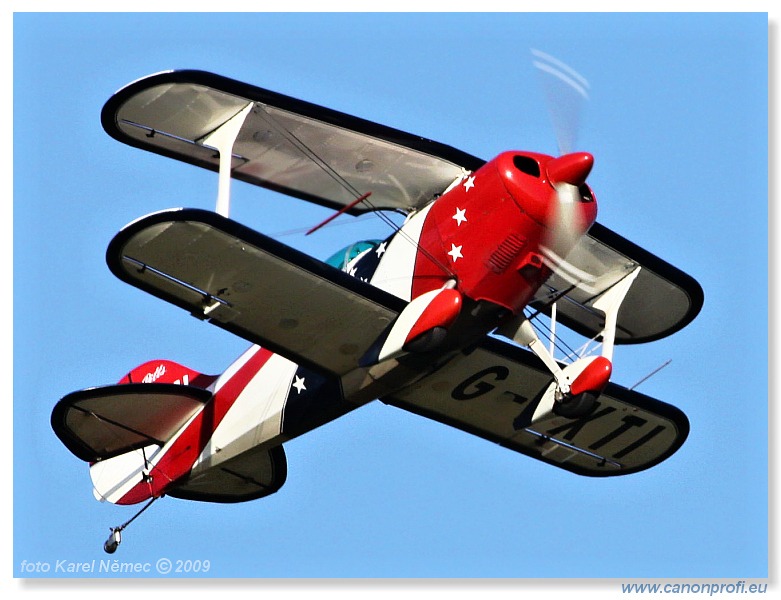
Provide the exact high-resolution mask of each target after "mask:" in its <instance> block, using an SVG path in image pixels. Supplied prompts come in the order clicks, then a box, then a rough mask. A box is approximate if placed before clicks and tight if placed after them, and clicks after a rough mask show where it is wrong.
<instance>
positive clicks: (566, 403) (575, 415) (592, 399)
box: [553, 392, 598, 419]
mask: <svg viewBox="0 0 781 600" xmlns="http://www.w3.org/2000/svg"><path fill="white" fill-rule="evenodd" d="M597 396H598V395H597V394H594V393H592V392H583V393H582V394H578V395H577V396H570V395H567V396H564V398H562V399H561V400H560V401H558V402H555V403H554V404H553V412H555V413H556V414H557V415H559V416H560V417H565V418H567V419H579V418H580V417H585V416H586V415H589V414H591V412H592V411H593V410H594V407H595V406H596V405H597Z"/></svg>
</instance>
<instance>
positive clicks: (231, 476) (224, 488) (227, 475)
mask: <svg viewBox="0 0 781 600" xmlns="http://www.w3.org/2000/svg"><path fill="white" fill-rule="evenodd" d="M286 478H287V460H286V459H285V450H284V449H283V448H282V446H276V447H274V448H271V449H266V448H261V447H255V448H253V449H252V450H248V451H247V452H244V453H243V454H239V455H238V456H237V457H235V458H232V459H230V460H228V461H226V462H224V463H222V464H219V465H217V466H214V467H210V468H209V469H207V470H206V471H204V472H201V473H196V474H193V475H191V476H190V477H188V479H187V480H186V481H185V482H184V483H182V484H177V485H176V486H174V487H172V488H170V489H169V490H168V495H169V496H173V497H174V498H181V499H183V500H197V501H200V502H220V503H233V502H247V501H248V500H257V499H258V498H263V497H264V496H268V495H270V494H273V493H275V492H276V491H277V490H279V488H281V487H282V485H283V484H284V483H285V479H286Z"/></svg>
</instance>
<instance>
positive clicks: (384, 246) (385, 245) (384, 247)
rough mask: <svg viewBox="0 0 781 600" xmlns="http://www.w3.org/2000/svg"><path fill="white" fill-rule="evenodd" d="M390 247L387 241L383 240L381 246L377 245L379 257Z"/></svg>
mask: <svg viewBox="0 0 781 600" xmlns="http://www.w3.org/2000/svg"><path fill="white" fill-rule="evenodd" d="M387 249H388V246H387V244H386V243H385V242H382V243H381V244H380V245H379V246H377V249H376V250H375V252H376V253H377V257H378V258H379V257H381V256H382V255H383V254H385V251H386V250H387Z"/></svg>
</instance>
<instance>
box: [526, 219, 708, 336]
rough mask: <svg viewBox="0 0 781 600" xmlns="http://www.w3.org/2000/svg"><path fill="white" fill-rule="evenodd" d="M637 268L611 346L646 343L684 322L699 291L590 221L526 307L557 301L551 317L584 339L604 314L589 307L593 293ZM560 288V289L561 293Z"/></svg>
mask: <svg viewBox="0 0 781 600" xmlns="http://www.w3.org/2000/svg"><path fill="white" fill-rule="evenodd" d="M637 267H640V272H639V274H638V276H637V278H636V279H635V281H634V283H633V284H632V287H630V288H629V293H628V294H627V296H626V298H625V299H624V301H623V303H622V304H621V308H620V310H619V312H618V326H617V329H616V339H615V343H617V344H638V343H642V342H650V341H653V340H657V339H660V338H663V337H665V336H668V335H671V334H673V333H675V332H676V331H679V330H680V329H682V328H683V327H685V326H686V325H688V324H689V323H690V322H691V321H692V320H693V319H694V318H695V317H696V316H697V314H698V313H699V312H700V309H701V308H702V304H703V300H704V294H703V291H702V287H700V284H699V283H697V282H696V281H695V280H694V279H693V278H692V277H690V276H689V275H687V274H686V273H684V272H683V271H681V270H680V269H678V268H676V267H674V266H673V265H671V264H669V263H668V262H666V261H664V260H662V259H661V258H659V257H657V256H655V255H653V254H651V253H650V252H648V251H647V250H644V249H643V248H641V247H639V246H638V245H636V244H634V243H632V242H630V241H629V240H627V239H626V238H623V237H621V236H620V235H618V234H617V233H615V232H613V231H611V230H610V229H608V228H607V227H604V226H602V225H600V224H599V223H595V224H594V225H593V226H592V227H591V229H590V230H589V232H588V234H587V235H585V236H584V237H583V238H582V239H581V240H580V241H579V242H578V244H577V245H576V246H575V248H574V249H573V250H572V251H571V252H570V253H569V254H568V255H567V258H566V261H564V262H560V263H558V265H557V267H556V269H555V271H554V273H553V275H552V276H551V277H550V278H549V279H548V281H546V282H545V285H543V286H542V287H541V288H540V289H539V291H538V292H537V295H536V297H535V300H534V301H533V302H532V306H535V307H538V308H543V309H544V311H545V312H546V313H549V312H550V310H549V307H548V304H549V301H550V300H551V299H555V298H558V297H559V296H561V294H564V295H563V297H561V299H560V300H559V301H558V302H557V304H556V308H557V313H556V314H557V319H558V320H560V321H561V322H562V323H564V324H565V325H567V326H568V327H570V328H572V329H574V330H575V331H577V332H578V333H581V334H582V335H585V336H586V337H588V338H592V337H595V336H597V335H598V334H600V333H601V332H602V330H603V329H604V326H605V320H604V314H603V313H602V312H601V311H598V310H596V309H594V307H593V304H594V302H595V301H596V300H598V299H599V297H600V296H601V295H602V294H603V293H604V292H605V291H607V290H608V289H610V288H611V287H612V286H613V285H615V284H616V283H618V282H619V281H620V280H621V279H623V278H624V277H626V276H627V275H629V274H630V273H632V272H633V271H634V270H635V269H636V268H637ZM565 292H566V293H565Z"/></svg>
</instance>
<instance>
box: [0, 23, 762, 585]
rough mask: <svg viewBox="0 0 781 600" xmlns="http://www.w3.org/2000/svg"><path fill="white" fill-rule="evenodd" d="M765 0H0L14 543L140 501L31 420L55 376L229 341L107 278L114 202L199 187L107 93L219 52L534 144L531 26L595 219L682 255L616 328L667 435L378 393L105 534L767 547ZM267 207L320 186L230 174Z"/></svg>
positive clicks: (287, 566)
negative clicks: (496, 426) (634, 314)
mask: <svg viewBox="0 0 781 600" xmlns="http://www.w3.org/2000/svg"><path fill="white" fill-rule="evenodd" d="M767 31H768V29H767V18H766V15H764V14H754V15H741V14H724V15H721V14H708V15H706V14H676V15H669V14H623V15H616V14H580V15H568V14H509V15H508V14H504V15H483V14H457V15H456V14H452V15H443V14H427V15H408V14H393V15H391V14H377V15H354V14H328V15H311V14H296V15H290V14H274V15H264V14H252V15H237V14H218V15H212V14H190V15H185V14H133V15H131V14H99V15H98V14H89V13H85V14H17V15H16V16H15V19H14V122H13V126H14V132H13V134H14V140H13V142H14V189H13V233H14V247H13V251H14V258H13V266H14V282H13V283H14V292H13V327H14V345H13V353H14V362H13V365H14V368H13V375H14V387H13V408H14V421H13V426H14V480H13V483H14V554H13V574H14V576H17V577H18V576H21V575H22V573H21V572H20V565H21V563H22V561H23V560H26V561H28V562H42V563H49V564H52V565H54V564H55V563H56V561H57V560H63V559H64V560H67V561H91V560H93V559H97V560H100V559H103V558H106V555H104V553H103V551H102V543H103V540H104V539H105V537H106V535H107V534H108V528H109V526H112V525H117V524H119V523H121V522H123V521H125V520H127V519H128V518H129V517H130V516H131V515H132V514H133V509H132V508H127V507H116V506H113V505H105V504H100V503H98V502H97V501H96V500H95V499H94V498H93V496H92V492H91V485H90V481H89V475H88V469H87V468H86V466H85V465H84V464H83V463H82V462H81V461H79V460H78V459H76V458H75V457H73V456H72V455H70V453H69V452H68V451H67V450H66V449H65V448H64V447H63V446H62V445H61V444H60V442H59V441H58V440H57V438H56V437H55V436H54V434H53V433H52V431H51V428H50V425H49V416H50V414H51V410H52V407H53V406H54V404H55V403H56V402H57V400H58V399H59V398H60V397H61V396H63V395H65V394H66V393H69V392H71V391H74V390H76V389H81V388H84V387H91V386H94V385H102V384H108V383H114V382H116V381H117V380H118V379H119V378H120V377H121V376H122V375H124V374H125V373H126V372H127V371H128V370H129V369H130V368H132V367H134V366H136V365H137V364H140V363H142V362H144V361H146V360H148V359H152V358H169V359H172V360H176V361H178V362H181V363H183V364H186V365H188V366H190V367H192V368H194V369H196V370H199V371H203V372H208V373H216V372H219V371H221V370H223V369H224V368H225V367H226V366H227V365H228V364H230V362H231V361H232V360H233V359H235V358H236V357H238V355H239V354H240V353H241V352H242V351H243V349H244V348H245V347H246V345H247V344H246V342H244V341H242V340H240V339H237V338H234V337H232V336H231V335H230V334H228V333H226V332H224V331H221V330H218V329H216V328H210V327H209V326H208V325H206V324H204V323H201V322H199V321H197V320H195V319H193V318H192V317H190V316H188V315H187V314H185V313H184V312H183V311H180V310H179V309H177V308H174V307H172V306H169V305H166V304H165V303H162V302H160V301H158V300H156V299H154V298H152V297H151V296H147V295H145V294H144V293H142V292H140V291H138V290H136V289H134V288H131V287H129V286H127V285H126V284H123V283H121V282H120V281H118V280H117V279H115V278H114V277H113V276H112V275H111V273H110V272H109V271H108V268H107V267H106V265H105V261H104V255H105V249H106V245H107V244H108V242H109V241H110V239H111V238H112V236H113V235H114V234H115V233H116V232H117V231H118V230H119V229H120V228H121V227H123V226H124V225H125V224H126V223H128V222H130V221H131V220H133V219H135V218H137V217H139V216H142V215H144V214H147V213H149V212H153V211H155V210H159V209H163V208H169V207H173V206H192V207H199V208H211V207H212V206H213V202H214V197H215V194H216V186H217V179H216V175H214V174H213V173H210V172H205V171H201V170H198V169H196V168H195V167H191V166H188V165H183V164H178V163H176V162H174V161H171V160H168V159H165V158H162V157H159V156H157V155H152V154H149V153H144V152H142V151H140V150H137V149H134V148H130V147H127V146H124V145H122V144H120V143H118V142H116V141H114V140H113V139H111V138H110V137H109V136H108V135H106V134H105V133H104V132H103V130H102V128H101V126H100V120H99V115H100V110H101V107H102V105H103V103H104V102H105V101H106V100H107V99H108V97H109V96H110V95H111V94H112V93H113V92H114V91H115V90H117V89H119V88H120V87H122V86H123V85H125V84H127V83H129V82H130V81H132V80H134V79H137V78H139V77H142V76H144V75H148V74H151V73H154V72H157V71H161V70H165V69H170V68H197V69H203V70H208V71H213V72H215V73H219V74H222V75H226V76H229V77H232V78H235V79H239V80H242V81H246V82H249V83H252V84H255V85H259V86H261V87H265V88H268V89H271V90H275V91H279V92H282V93H285V94H288V95H291V96H294V97H298V98H301V99H304V100H308V101H311V102H315V103H318V104H321V105H324V106H327V107H330V108H335V109H338V110H341V111H344V112H347V113H351V114H355V115H357V116H360V117H363V118H366V119H369V120H372V121H376V122H380V123H384V124H387V125H390V126H393V127H396V128H399V129H402V130H405V131H409V132H412V133H415V134H418V135H421V136H424V137H428V138H431V139H434V140H437V141H440V142H443V143H446V144H449V145H452V146H455V147H457V148H459V149H462V150H464V151H466V152H469V153H471V154H474V155H476V156H480V157H483V158H486V159H489V158H491V157H493V156H494V155H496V154H498V153H499V152H501V151H504V150H508V149H528V150H536V151H542V152H549V153H554V152H555V151H556V144H555V137H554V134H553V130H552V128H551V125H550V121H549V118H548V115H547V112H546V105H545V99H544V95H543V93H542V91H541V88H540V86H539V82H538V78H537V74H536V73H535V71H534V69H533V67H532V65H531V55H530V49H531V48H539V49H541V50H544V51H546V52H548V53H551V54H553V55H555V56H557V57H559V58H560V59H562V60H564V61H566V62H567V63H569V64H570V65H572V66H573V67H574V68H576V69H577V70H578V71H579V72H580V73H582V74H583V75H584V76H586V77H587V78H588V80H589V82H590V85H591V98H590V101H589V102H588V104H587V105H586V106H585V110H584V114H583V120H582V123H581V131H580V135H579V142H580V143H579V147H580V148H582V149H584V150H588V151H590V152H592V153H593V154H594V156H595V167H594V170H593V172H592V175H591V177H590V179H589V182H590V184H591V186H592V187H593V189H594V191H595V193H596V196H597V198H598V200H599V203H600V204H599V207H600V213H599V217H598V220H599V221H600V222H601V223H602V224H604V225H606V226H607V227H609V228H611V229H613V230H615V231H617V232H619V233H621V234H622V235H623V236H625V237H628V238H629V239H631V240H633V241H634V242H636V243H638V244H640V245H641V246H644V247H645V248H647V249H648V250H650V251H651V252H654V253H655V254H657V255H659V256H661V257H662V258H664V259H666V260H668V261H669V262H671V263H673V264H675V265H677V266H679V267H680V268H682V269H683V270H685V271H686V272H688V273H690V274H691V275H693V276H694V277H695V278H697V279H698V281H699V282H700V283H701V285H702V287H703V288H704V290H705V305H704V308H703V310H702V313H701V314H700V316H699V317H698V318H697V319H696V320H695V321H694V322H693V323H692V324H691V325H690V326H689V327H687V328H686V329H684V330H683V331H682V332H680V333H678V334H677V335H675V336H673V337H671V338H669V339H666V340H662V341H658V342H654V343H652V344H648V345H646V346H643V347H623V348H618V350H617V352H616V356H615V362H616V366H615V370H614V380H615V381H617V382H619V383H623V384H625V385H631V384H632V383H634V382H635V381H637V380H638V379H640V378H641V377H642V376H643V375H645V374H646V373H648V372H649V371H651V370H652V369H654V368H655V367H657V366H659V365H660V364H662V363H663V362H664V361H666V360H667V359H672V363H671V364H670V366H669V367H667V368H666V369H665V370H663V371H662V372H661V373H660V374H659V375H657V376H656V377H654V378H652V379H651V380H649V381H648V382H646V383H644V384H643V385H642V386H641V387H640V388H639V389H640V391H642V392H644V393H645V394H648V395H651V396H654V397H656V398H659V399H660V400H663V401H665V402H668V403H670V404H674V405H676V406H678V407H679V408H681V409H682V410H683V411H684V412H685V413H686V414H687V415H688V417H689V420H690V422H691V434H690V437H689V439H688V441H687V442H686V444H685V445H684V446H683V447H682V449H681V450H680V451H679V452H678V453H677V454H676V455H674V456H673V457H672V458H670V459H669V460H668V461H666V462H664V463H662V464H661V465H659V466H658V467H656V468H654V469H651V470H649V471H646V472H643V473H640V474H635V475H631V476H628V477H623V478H614V479H610V480H600V479H587V478H581V477H578V476H575V475H572V474H570V473H568V472H564V471H560V470H558V469H554V468H551V467H548V466H546V465H544V464H542V463H538V462H537V461H534V460H531V459H528V458H526V457H524V456H521V455H518V454H515V453H513V452H510V451H507V450H503V449H501V448H498V447H496V446H494V445H493V444H491V443H489V442H487V441H485V440H482V439H479V438H476V437H473V436H470V435H468V434H466V433H463V432H460V431H457V430H454V429H450V428H448V427H446V426H444V425H441V424H438V423H434V422H429V421H427V420H425V419H422V418H420V417H417V416H415V415H412V414H407V413H405V412H403V411H401V410H399V409H395V408H391V407H388V406H384V405H381V404H379V403H374V404H371V405H369V406H366V407H364V408H362V409H360V410H358V411H355V412H354V413H352V414H350V415H347V416H346V417H344V418H342V419H340V420H338V421H336V422H334V423H331V424H329V425H327V426H325V427H322V428H320V429H318V430H316V431H314V432H312V433H310V434H307V435H305V436H303V437H301V438H299V439H297V440H294V441H292V442H291V443H289V444H287V445H286V452H287V457H288V479H287V482H286V484H285V485H284V487H283V488H282V489H281V491H280V492H279V493H277V494H275V495H273V496H271V497H269V498H267V499H264V500H260V501H256V502H251V503H247V504H242V505H236V506H222V505H209V504H199V503H193V502H186V501H181V500H175V499H168V498H167V499H164V500H162V501H161V502H158V503H157V504H156V505H155V506H153V507H152V508H151V509H150V510H149V511H148V512H146V513H145V514H144V515H143V516H142V517H140V518H139V519H138V521H136V522H135V523H134V524H133V525H132V526H131V527H130V528H129V529H128V530H126V532H125V541H124V542H123V545H122V547H121V548H120V550H119V552H118V554H117V555H115V556H114V558H117V559H118V560H121V561H125V562H147V561H151V562H152V563H153V564H154V563H155V561H157V560H158V559H160V558H164V557H167V558H170V559H171V560H174V561H176V560H202V561H203V560H208V561H210V572H209V573H208V575H209V576H216V577H441V578H447V577H503V578H504V577H512V578H621V579H626V578H638V577H642V578H649V577H662V578H673V577H676V578H678V577H687V578H716V577H718V578H742V579H745V578H762V577H766V576H767V575H768V503H767V499H768V376H767V364H768V363H767V351H768V335H767V325H768V311H767V309H768V306H767V297H768V294H767V292H768V284H767V274H768V271H767V269H768V260H767V256H768V238H767V231H768V226H767V223H768V221H767V219H768V204H767V197H768V173H767V164H768V163H767V143H768V142H767V139H768V137H767V126H768V122H767V97H768V87H767V66H768V65H767V49H768V46H767ZM233 206H234V211H233V217H234V218H236V219H237V220H239V221H241V222H243V223H245V224H246V225H249V226H251V227H253V228H256V229H258V230H259V231H261V232H263V233H267V234H272V235H276V234H279V233H281V232H288V231H290V230H297V229H304V230H305V229H306V228H308V227H310V226H312V225H314V224H316V223H318V222H320V221H321V220H322V219H323V218H325V216H327V215H328V214H330V213H329V211H327V210H325V209H322V208H319V207H314V206H309V205H307V204H305V203H303V202H300V201H298V200H294V199H290V198H287V197H284V196H280V195H277V194H273V193H271V192H266V191H263V190H260V189H257V188H251V187H250V186H247V185H245V184H241V183H239V184H236V183H234V204H233ZM340 223H341V224H340V225H339V226H335V227H331V228H328V229H325V230H323V231H322V232H319V233H317V234H315V235H313V236H310V237H308V238H304V237H303V236H302V235H298V234H293V235H284V236H283V237H281V238H280V239H281V240H282V241H284V242H286V243H288V244H290V245H293V246H295V247H297V248H301V249H303V250H305V251H306V252H308V253H310V254H312V255H315V256H317V257H320V258H323V259H325V258H326V257H328V256H329V255H330V254H331V253H333V252H334V251H336V250H338V249H339V248H341V247H343V246H345V245H346V244H348V243H350V242H352V241H355V240H357V239H364V238H369V237H385V236H386V235H387V233H388V230H387V228H386V227H387V226H385V225H384V224H383V223H382V222H381V221H379V219H368V220H367V219H361V220H354V219H351V218H350V217H342V218H341V220H340Z"/></svg>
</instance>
